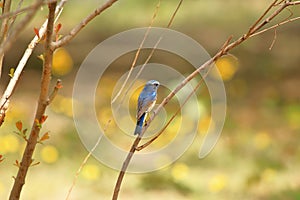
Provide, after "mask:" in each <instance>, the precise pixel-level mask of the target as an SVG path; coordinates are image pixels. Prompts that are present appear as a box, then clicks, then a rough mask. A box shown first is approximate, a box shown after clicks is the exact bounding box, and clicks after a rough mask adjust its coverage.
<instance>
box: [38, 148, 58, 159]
mask: <svg viewBox="0 0 300 200" xmlns="http://www.w3.org/2000/svg"><path fill="white" fill-rule="evenodd" d="M41 157H42V160H43V161H44V162H46V163H49V164H51V163H55V162H56V161H57V159H58V151H57V149H56V148H55V147H54V146H52V145H47V146H45V147H43V149H42V150H41Z"/></svg>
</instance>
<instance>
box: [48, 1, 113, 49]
mask: <svg viewBox="0 0 300 200" xmlns="http://www.w3.org/2000/svg"><path fill="white" fill-rule="evenodd" d="M117 1H118V0H108V1H107V2H106V3H104V4H103V5H101V6H100V7H99V8H97V9H96V10H94V12H92V13H91V14H89V15H88V16H87V17H86V18H84V19H83V20H82V21H81V22H80V23H79V24H78V25H77V26H75V27H74V28H73V29H72V30H71V31H70V32H69V34H68V35H66V36H64V37H63V38H62V39H60V40H59V41H57V42H53V44H52V48H53V49H57V48H59V47H61V46H63V45H65V44H67V43H69V42H70V41H71V40H72V39H73V38H74V37H75V36H76V35H77V34H78V33H79V32H80V31H81V30H82V29H83V28H84V27H85V26H86V25H87V24H88V23H89V22H90V21H91V20H92V19H94V18H95V17H97V16H98V15H100V14H101V13H102V12H103V11H105V10H106V9H108V8H109V7H110V6H112V5H113V4H114V3H115V2H117Z"/></svg>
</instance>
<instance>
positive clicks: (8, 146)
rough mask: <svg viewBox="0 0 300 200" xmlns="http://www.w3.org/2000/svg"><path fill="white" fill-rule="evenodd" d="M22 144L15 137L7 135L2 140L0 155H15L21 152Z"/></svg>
mask: <svg viewBox="0 0 300 200" xmlns="http://www.w3.org/2000/svg"><path fill="white" fill-rule="evenodd" d="M19 147H20V142H19V140H18V138H17V136H15V135H12V134H11V135H6V136H3V137H1V138H0V153H1V154H5V153H15V152H17V151H18V150H19Z"/></svg>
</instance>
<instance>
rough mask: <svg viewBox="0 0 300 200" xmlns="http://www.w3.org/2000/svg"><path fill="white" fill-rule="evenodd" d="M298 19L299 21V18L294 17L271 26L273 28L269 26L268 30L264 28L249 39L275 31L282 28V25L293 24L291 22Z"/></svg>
mask: <svg viewBox="0 0 300 200" xmlns="http://www.w3.org/2000/svg"><path fill="white" fill-rule="evenodd" d="M299 19H300V17H294V18H291V19H287V20H285V21H282V22H280V23H278V24H275V25H273V26H271V27H269V28H265V29H263V30H261V31H258V32H256V33H254V34H252V35H251V36H250V37H254V36H257V35H259V34H262V33H264V32H266V31H269V30H271V29H276V28H277V27H279V26H282V25H284V24H287V23H290V22H293V21H296V20H299Z"/></svg>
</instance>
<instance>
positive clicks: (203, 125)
mask: <svg viewBox="0 0 300 200" xmlns="http://www.w3.org/2000/svg"><path fill="white" fill-rule="evenodd" d="M209 126H214V123H213V121H212V120H211V117H210V116H205V117H203V118H202V119H201V120H200V121H199V124H198V133H199V134H200V135H206V133H207V131H208V128H209Z"/></svg>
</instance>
